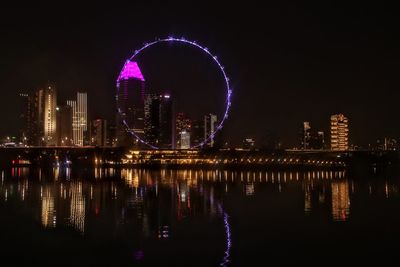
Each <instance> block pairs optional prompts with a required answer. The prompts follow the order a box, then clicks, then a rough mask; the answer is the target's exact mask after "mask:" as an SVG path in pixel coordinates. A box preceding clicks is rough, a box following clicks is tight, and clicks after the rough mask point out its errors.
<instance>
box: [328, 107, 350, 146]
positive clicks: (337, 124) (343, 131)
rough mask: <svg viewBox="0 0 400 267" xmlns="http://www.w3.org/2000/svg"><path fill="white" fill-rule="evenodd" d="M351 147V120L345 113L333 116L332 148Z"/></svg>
mask: <svg viewBox="0 0 400 267" xmlns="http://www.w3.org/2000/svg"><path fill="white" fill-rule="evenodd" d="M348 149H349V120H348V118H346V117H345V116H344V115H343V114H337V115H332V116H331V150H335V151H344V150H348Z"/></svg>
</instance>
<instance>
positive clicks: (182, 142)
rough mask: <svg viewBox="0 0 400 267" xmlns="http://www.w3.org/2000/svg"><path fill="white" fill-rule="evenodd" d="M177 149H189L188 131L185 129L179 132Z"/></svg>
mask: <svg viewBox="0 0 400 267" xmlns="http://www.w3.org/2000/svg"><path fill="white" fill-rule="evenodd" d="M178 148H179V149H189V148H190V132H187V131H185V130H183V131H181V132H180V133H179V146H178Z"/></svg>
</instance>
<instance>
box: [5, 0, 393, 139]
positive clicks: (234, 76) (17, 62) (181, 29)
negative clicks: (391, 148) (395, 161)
mask: <svg viewBox="0 0 400 267" xmlns="http://www.w3.org/2000/svg"><path fill="white" fill-rule="evenodd" d="M217 2H218V1H214V3H207V2H205V1H201V2H198V4H196V3H193V2H191V1H186V2H184V3H180V4H173V3H166V2H163V4H159V3H156V2H150V1H143V2H136V1H131V4H130V5H126V4H124V5H122V4H118V3H117V2H110V3H109V4H108V5H100V4H96V5H92V6H90V7H89V6H88V7H85V6H82V4H81V5H76V6H73V5H72V4H71V5H70V6H61V5H59V6H56V5H54V6H49V5H44V4H43V5H40V4H37V5H36V6H35V7H31V8H28V7H25V8H24V7H22V4H21V6H18V7H14V8H5V7H2V8H1V9H0V36H1V38H0V53H1V57H0V58H1V60H0V90H1V97H0V107H1V112H0V120H1V122H2V124H1V125H2V127H1V129H0V135H5V134H9V133H13V132H15V131H16V128H17V124H16V122H15V121H16V118H17V113H18V112H17V110H16V99H17V94H18V92H20V91H30V90H33V89H34V88H37V87H41V86H43V85H44V84H46V82H47V81H53V82H55V84H56V86H57V88H58V91H59V99H60V102H62V101H64V100H66V99H67V98H71V97H73V95H74V94H75V92H76V91H77V90H83V91H87V92H88V94H89V101H90V102H89V104H90V110H91V115H92V117H99V116H100V117H106V118H109V119H110V118H112V117H113V116H112V115H111V114H112V112H113V110H114V101H113V95H114V93H115V80H116V77H117V76H118V72H119V70H120V69H121V67H122V65H123V62H124V60H125V59H126V58H128V57H129V56H130V55H131V54H132V52H133V51H134V50H135V49H137V48H138V47H140V46H141V45H142V44H143V43H144V42H147V41H150V40H153V39H154V38H156V37H166V36H169V35H174V36H184V37H186V38H188V39H193V40H196V41H198V42H199V43H201V44H203V45H205V46H207V47H208V48H209V49H210V50H211V51H212V52H214V53H215V54H216V55H217V56H218V58H219V59H220V60H221V61H222V62H223V64H224V65H225V67H226V70H227V72H228V74H229V76H230V78H231V80H232V86H233V90H234V94H233V99H232V100H233V106H232V112H231V114H230V118H229V121H228V122H227V124H226V127H225V129H224V131H225V134H224V135H225V136H226V137H227V139H229V140H230V141H232V142H238V141H239V140H241V139H242V138H244V137H255V138H256V140H257V141H259V142H260V141H261V140H264V139H265V138H266V137H267V136H270V135H273V136H279V137H280V138H281V140H282V142H283V143H284V144H286V145H287V146H292V145H294V144H295V141H296V138H297V132H298V128H299V124H300V123H301V122H302V121H304V120H308V121H311V124H312V127H314V128H318V129H324V130H326V129H328V125H329V117H330V115H331V114H334V113H339V112H341V113H344V114H345V115H347V116H348V117H349V119H350V124H351V125H350V138H351V141H352V143H355V144H361V145H363V144H367V143H369V142H373V141H374V140H375V139H376V138H380V137H383V136H391V137H396V138H397V137H400V123H399V119H398V114H399V111H398V107H399V105H398V102H399V99H400V91H399V88H400V87H399V79H398V71H399V67H398V65H399V59H400V57H399V47H400V46H399V45H400V41H399V36H400V35H399V28H398V26H399V25H400V24H399V22H398V18H397V15H396V10H397V9H395V8H394V7H393V6H389V5H387V4H385V3H384V2H382V1H379V2H374V4H373V5H369V4H367V1H364V2H359V3H356V2H352V3H351V4H350V3H349V2H350V1H344V2H343V3H341V2H340V1H334V2H332V3H329V1H319V2H316V3H312V4H311V3H310V4H308V5H303V4H299V3H296V2H299V1H295V2H293V3H291V2H286V1H276V2H266V3H265V6H258V5H257V4H255V3H251V2H248V1H247V2H245V3H244V2H240V3H237V4H235V3H233V2H234V1H230V2H229V3H228V4H223V3H222V2H218V4H217ZM320 2H323V3H320ZM144 3H146V4H144ZM163 49H164V50H165V51H167V52H166V53H165V54H163V53H162V52H160V51H163ZM185 49H186V50H185ZM174 55H177V56H176V57H174ZM188 55H189V56H188ZM191 55H193V56H191ZM171 58H176V60H173V61H171ZM189 59H193V62H191V61H190V60H189ZM142 60H143V62H141V64H142V65H143V72H144V74H145V76H146V79H147V80H149V82H150V80H151V81H152V84H153V85H154V87H160V89H158V88H157V90H164V89H165V90H177V92H178V91H179V90H181V91H182V92H184V91H185V92H184V93H182V95H181V96H180V101H181V102H182V98H184V99H185V101H187V103H189V102H190V103H192V102H193V104H192V105H187V104H186V105H183V106H184V107H185V108H187V107H189V109H190V107H192V110H187V112H189V113H196V110H198V109H207V108H208V106H207V105H211V106H210V107H213V108H214V107H218V106H219V105H220V104H222V102H223V100H222V99H220V97H219V94H220V93H215V91H218V90H222V91H223V90H224V89H223V87H222V86H223V84H221V79H222V78H221V76H220V73H219V72H218V70H217V69H215V67H214V69H213V65H212V63H211V62H210V61H209V59H208V58H207V57H205V56H204V55H202V54H201V53H197V52H195V51H190V49H188V48H187V47H186V48H185V47H184V48H182V49H181V48H180V47H179V46H174V47H172V48H171V47H164V48H162V47H160V48H156V49H155V50H149V51H147V52H146V54H144V55H143V59H142ZM166 62H171V64H170V66H169V67H167V66H168V64H167V63H166ZM183 65H184V66H183ZM154 66H159V67H154ZM208 66H209V67H208ZM164 83H165V88H161V87H163V86H164ZM187 92H193V95H195V96H196V97H189V96H190V95H191V94H188V93H187ZM218 92H221V91H218ZM176 94H178V93H176ZM193 95H192V96H193ZM186 96H188V98H186ZM209 103H211V104H209ZM215 103H217V104H215ZM203 104H204V106H202V105H203ZM200 107H202V108H200ZM204 107H206V108H204Z"/></svg>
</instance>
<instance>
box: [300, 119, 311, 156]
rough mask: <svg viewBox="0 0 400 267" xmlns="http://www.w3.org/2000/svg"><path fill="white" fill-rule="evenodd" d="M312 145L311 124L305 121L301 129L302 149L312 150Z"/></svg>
mask: <svg viewBox="0 0 400 267" xmlns="http://www.w3.org/2000/svg"><path fill="white" fill-rule="evenodd" d="M310 143H311V124H310V122H308V121H305V122H303V123H302V124H301V128H300V149H303V150H304V149H310V148H311V147H310Z"/></svg>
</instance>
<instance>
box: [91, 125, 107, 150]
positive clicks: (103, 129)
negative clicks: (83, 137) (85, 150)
mask: <svg viewBox="0 0 400 267" xmlns="http://www.w3.org/2000/svg"><path fill="white" fill-rule="evenodd" d="M91 132H92V138H91V139H92V140H91V144H92V145H94V146H101V147H103V146H106V145H107V121H106V120H103V119H97V120H94V121H92V131H91Z"/></svg>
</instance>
